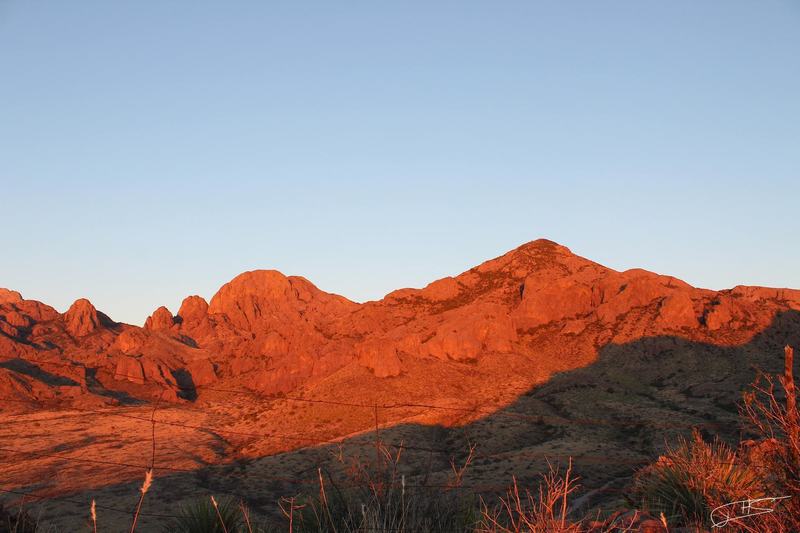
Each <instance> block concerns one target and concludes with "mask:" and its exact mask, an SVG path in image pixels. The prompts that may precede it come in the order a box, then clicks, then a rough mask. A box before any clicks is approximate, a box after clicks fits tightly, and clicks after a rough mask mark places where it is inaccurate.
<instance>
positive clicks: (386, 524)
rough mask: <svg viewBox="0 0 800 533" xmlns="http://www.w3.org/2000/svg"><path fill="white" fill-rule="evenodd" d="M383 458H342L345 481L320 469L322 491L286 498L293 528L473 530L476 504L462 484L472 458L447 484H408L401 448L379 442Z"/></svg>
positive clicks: (283, 508) (285, 509)
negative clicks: (460, 488) (401, 462)
mask: <svg viewBox="0 0 800 533" xmlns="http://www.w3.org/2000/svg"><path fill="white" fill-rule="evenodd" d="M377 447H378V454H377V455H378V458H377V459H376V460H375V461H372V462H365V461H362V460H360V459H358V458H349V460H348V459H345V458H344V457H341V456H340V457H339V459H340V460H341V461H342V463H343V464H344V465H345V466H346V467H347V469H346V476H345V479H341V480H339V481H336V480H334V478H333V477H332V476H331V475H328V474H324V473H323V472H322V471H321V470H320V471H319V492H318V494H315V495H313V496H311V497H305V498H298V499H294V498H291V499H288V498H284V499H282V500H281V511H282V512H283V514H284V516H285V517H286V519H287V520H288V521H289V523H290V525H291V529H292V530H293V531H301V532H328V531H336V532H341V533H345V532H348V533H349V532H370V533H380V532H387V533H388V532H399V533H402V532H409V533H411V532H419V531H426V532H430V533H436V532H448V533H452V532H459V531H472V530H473V529H474V525H475V522H476V514H477V513H476V508H477V506H476V505H475V502H474V501H473V500H472V499H471V498H464V497H462V496H461V494H460V491H459V490H458V486H459V484H460V481H461V476H462V475H463V473H464V470H465V469H466V467H467V466H468V465H469V462H470V461H471V458H472V450H470V455H469V457H468V458H467V461H466V462H465V465H464V466H463V467H461V468H456V467H455V466H454V467H453V478H452V479H451V480H450V481H449V482H448V483H446V484H445V485H430V484H427V483H425V482H422V483H414V484H412V483H407V482H406V479H405V476H404V475H403V474H401V473H400V468H399V464H400V460H401V456H402V450H403V448H402V446H401V447H398V448H396V449H394V450H393V449H390V448H389V447H387V446H385V445H383V444H380V443H379V444H378V445H377Z"/></svg>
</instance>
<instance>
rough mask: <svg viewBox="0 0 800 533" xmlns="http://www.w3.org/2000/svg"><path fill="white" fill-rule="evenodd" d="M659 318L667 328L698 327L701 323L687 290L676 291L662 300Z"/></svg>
mask: <svg viewBox="0 0 800 533" xmlns="http://www.w3.org/2000/svg"><path fill="white" fill-rule="evenodd" d="M658 320H659V321H660V323H661V324H662V325H663V326H664V327H667V328H672V329H680V328H696V327H697V326H698V325H699V322H698V320H697V314H696V313H695V310H694V304H693V303H692V299H691V297H690V296H689V294H688V293H687V292H685V291H675V292H674V293H673V294H670V295H669V296H667V297H666V298H664V299H663V300H662V301H661V306H660V307H659V310H658Z"/></svg>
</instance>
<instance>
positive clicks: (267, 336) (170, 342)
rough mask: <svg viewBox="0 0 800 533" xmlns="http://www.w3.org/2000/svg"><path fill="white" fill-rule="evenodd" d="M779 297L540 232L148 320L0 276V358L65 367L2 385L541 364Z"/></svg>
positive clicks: (732, 330) (125, 386)
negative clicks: (346, 283) (402, 273)
mask: <svg viewBox="0 0 800 533" xmlns="http://www.w3.org/2000/svg"><path fill="white" fill-rule="evenodd" d="M788 309H795V310H800V291H797V290H791V289H770V288H761V287H734V288H733V289H730V290H726V291H719V292H715V291H710V290H705V289H698V288H694V287H691V286H690V285H688V284H686V283H684V282H682V281H680V280H678V279H676V278H673V277H670V276H662V275H658V274H654V273H651V272H647V271H644V270H640V269H634V270H629V271H626V272H617V271H614V270H611V269H609V268H606V267H604V266H602V265H599V264H597V263H594V262H592V261H589V260H587V259H584V258H581V257H578V256H576V255H574V254H572V253H571V252H570V251H569V250H568V249H567V248H565V247H563V246H560V245H558V244H556V243H553V242H551V241H547V240H538V241H533V242H531V243H528V244H525V245H523V246H521V247H519V248H517V249H515V250H513V251H511V252H509V253H507V254H505V255H503V256H501V257H498V258H496V259H493V260H491V261H487V262H485V263H483V264H481V265H479V266H477V267H475V268H472V269H470V270H468V271H467V272H464V273H462V274H460V275H458V276H455V277H447V278H444V279H441V280H438V281H435V282H433V283H431V284H429V285H428V286H427V287H425V288H423V289H401V290H398V291H394V292H392V293H390V294H388V295H387V296H386V297H385V298H383V299H382V300H379V301H375V302H367V303H364V304H357V303H354V302H351V301H349V300H347V299H346V298H344V297H341V296H337V295H334V294H329V293H326V292H324V291H321V290H319V289H318V288H317V287H315V286H314V285H313V284H312V283H311V282H309V281H308V280H306V279H304V278H302V277H296V276H288V277H287V276H284V275H283V274H281V273H279V272H276V271H271V270H257V271H252V272H245V273H243V274H241V275H239V276H237V277H236V278H234V279H233V280H231V281H230V282H228V283H226V284H225V285H223V286H222V287H221V288H220V290H219V291H218V292H217V293H216V294H215V295H214V296H213V297H212V298H211V301H210V303H207V302H206V301H205V300H204V299H203V298H201V297H200V296H189V297H187V298H186V299H185V300H184V301H183V303H182V304H181V306H180V309H179V311H178V313H177V315H175V316H173V315H172V313H171V312H170V311H169V310H168V309H167V308H165V307H159V308H158V309H156V310H155V311H154V312H153V314H152V315H151V316H150V317H149V318H148V319H147V321H146V323H145V326H144V328H138V327H135V326H130V325H126V324H116V323H114V322H113V321H112V320H111V319H109V318H108V317H107V316H105V315H103V314H102V313H100V312H99V311H97V310H96V309H95V308H94V306H93V305H92V304H91V303H90V302H89V301H88V300H85V299H80V300H77V301H76V302H75V303H74V304H73V305H72V306H71V307H70V308H69V310H68V311H67V312H66V313H64V314H63V315H60V314H59V313H58V312H56V311H55V310H54V309H52V308H51V307H49V306H47V305H45V304H42V303H39V302H35V301H30V300H24V299H23V298H22V296H21V295H20V294H19V293H17V292H14V291H11V290H7V289H0V361H3V360H15V359H27V360H28V361H30V362H31V363H32V364H37V365H39V367H40V368H42V369H44V370H46V371H47V372H48V373H49V374H50V375H53V376H60V377H63V378H65V379H69V382H68V383H67V382H61V383H62V384H61V385H59V387H61V389H58V390H57V391H56V392H53V390H51V389H53V388H52V387H50V386H44V385H42V383H40V382H38V381H36V379H35V378H33V377H31V376H29V375H26V374H24V373H23V374H20V373H19V372H15V371H14V370H11V369H9V367H8V366H5V367H2V368H0V387H3V388H4V390H5V389H9V390H12V389H13V390H12V392H13V393H14V394H17V395H22V396H31V397H40V396H41V395H43V394H47V395H49V396H52V397H63V398H66V399H70V398H74V397H75V396H76V395H89V396H91V395H93V394H94V393H95V392H97V391H102V390H103V389H107V390H112V391H118V392H124V393H125V394H128V395H130V396H131V397H141V398H152V397H154V396H155V395H157V394H161V392H162V391H163V390H164V389H168V390H169V391H171V392H170V397H172V398H173V399H175V398H181V397H184V398H189V397H192V396H193V395H194V394H195V392H196V391H195V390H194V389H195V388H197V387H200V388H202V387H203V386H208V385H211V384H213V383H216V382H218V381H226V380H229V381H235V382H236V383H237V384H238V385H240V386H243V387H249V388H251V389H253V390H255V391H257V392H259V393H263V394H275V393H280V392H287V391H290V390H292V389H295V388H297V387H300V386H307V385H313V384H314V383H318V382H322V381H323V380H326V379H331V376H335V375H337V373H339V372H342V371H344V369H358V368H360V369H362V371H367V372H369V373H371V374H372V375H374V376H375V377H377V378H381V379H387V380H388V379H399V378H401V377H402V376H404V375H406V373H407V372H408V369H409V368H411V367H413V362H414V361H416V360H431V361H439V362H441V364H462V365H468V364H474V363H476V362H478V363H480V362H481V361H483V360H484V359H486V358H497V357H501V358H502V357H511V356H512V355H513V356H514V357H517V356H519V357H522V358H524V360H528V361H531V362H533V361H535V362H536V365H539V366H541V368H542V372H551V371H556V370H563V369H568V368H575V367H578V366H581V365H585V364H588V363H589V362H591V361H592V360H594V358H596V355H597V352H598V349H599V348H600V347H602V346H604V345H606V344H608V343H624V342H629V341H631V340H634V339H638V338H641V337H646V336H658V335H675V336H680V337H684V338H686V339H690V340H696V341H703V342H711V343H715V344H735V343H742V342H745V341H747V340H748V339H749V338H751V337H752V336H753V335H755V334H756V333H757V332H759V331H760V330H762V329H763V328H765V327H766V326H767V325H768V324H769V323H770V321H771V320H772V319H773V318H774V316H775V314H776V313H778V312H780V311H784V310H788ZM34 361H40V362H36V363H34ZM12 378H13V379H12ZM3 380H5V381H3ZM9 380H11V381H9ZM14 380H16V381H14ZM12 381H13V383H15V385H10V384H9V383H12ZM19 383H23V384H24V386H18V384H19ZM87 383H90V384H91V385H92V386H91V387H89V386H88V385H87ZM66 389H70V390H71V391H72V392H70V393H69V394H67V393H66V392H64V391H65V390H66ZM47 391H49V392H47ZM59 391H60V392H59ZM201 392H202V390H201ZM108 397H109V395H107V394H105V395H99V394H98V396H97V401H107V400H106V398H108Z"/></svg>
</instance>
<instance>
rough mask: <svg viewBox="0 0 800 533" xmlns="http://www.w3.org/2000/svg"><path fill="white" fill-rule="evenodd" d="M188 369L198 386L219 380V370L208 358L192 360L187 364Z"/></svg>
mask: <svg viewBox="0 0 800 533" xmlns="http://www.w3.org/2000/svg"><path fill="white" fill-rule="evenodd" d="M186 370H187V371H188V372H189V374H190V375H191V376H192V383H194V385H195V386H196V387H201V386H203V385H209V384H211V383H214V382H215V381H216V380H217V372H216V370H215V369H214V365H213V364H212V363H211V361H209V360H208V359H197V360H195V361H190V362H189V363H187V365H186Z"/></svg>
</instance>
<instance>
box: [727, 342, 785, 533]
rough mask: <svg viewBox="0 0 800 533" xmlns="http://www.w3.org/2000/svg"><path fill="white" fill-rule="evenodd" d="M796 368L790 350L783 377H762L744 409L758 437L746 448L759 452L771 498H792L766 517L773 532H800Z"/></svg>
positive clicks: (746, 398) (758, 464)
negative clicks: (794, 370) (777, 385)
mask: <svg viewBox="0 0 800 533" xmlns="http://www.w3.org/2000/svg"><path fill="white" fill-rule="evenodd" d="M793 366H794V351H793V350H792V348H791V347H790V346H786V348H785V350H784V373H783V375H779V376H772V375H769V374H764V373H759V374H758V376H757V377H756V380H755V382H754V383H753V385H752V387H751V389H750V390H749V391H748V392H746V393H745V394H744V398H743V402H742V405H741V407H740V413H741V416H742V418H743V419H744V421H745V425H746V426H747V429H749V430H751V431H754V432H755V434H756V437H757V440H755V441H748V442H747V443H746V444H749V445H750V448H751V450H753V451H754V452H756V453H753V454H751V455H754V456H757V457H755V458H754V459H755V460H754V461H753V462H754V463H756V464H755V466H756V467H760V468H761V471H762V474H763V476H764V480H765V484H766V486H767V488H768V491H769V495H770V496H773V497H779V496H791V498H789V499H786V500H783V501H781V502H780V505H777V506H775V507H774V508H775V509H776V511H775V513H771V514H770V515H769V516H765V519H769V520H770V522H769V529H770V530H771V531H800V420H799V418H800V417H798V411H797V397H796V384H795V381H794V372H793ZM776 383H777V384H779V385H780V388H778V387H776Z"/></svg>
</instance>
